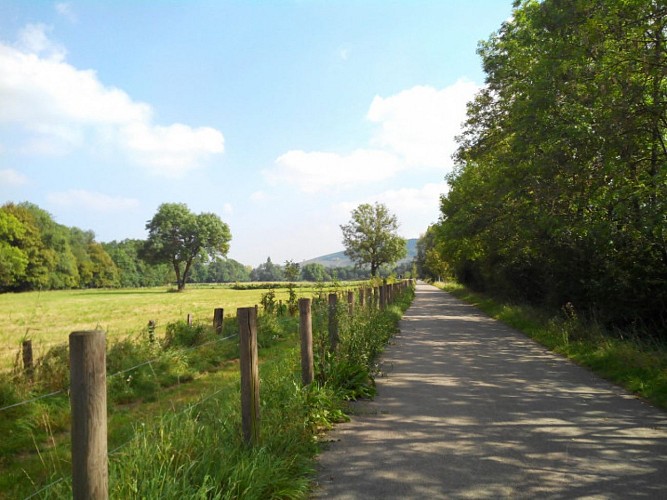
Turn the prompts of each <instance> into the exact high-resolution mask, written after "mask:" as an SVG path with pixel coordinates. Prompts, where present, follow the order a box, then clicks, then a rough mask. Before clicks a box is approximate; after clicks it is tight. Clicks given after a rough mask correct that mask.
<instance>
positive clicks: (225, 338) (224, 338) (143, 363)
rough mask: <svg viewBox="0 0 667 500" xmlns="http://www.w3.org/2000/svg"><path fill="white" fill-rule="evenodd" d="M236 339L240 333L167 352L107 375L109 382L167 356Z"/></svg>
mask: <svg viewBox="0 0 667 500" xmlns="http://www.w3.org/2000/svg"><path fill="white" fill-rule="evenodd" d="M234 337H238V333H235V334H233V335H229V336H228V337H223V338H221V339H215V340H209V341H208V342H204V343H203V344H199V345H195V346H192V347H186V348H183V349H180V350H178V351H165V352H164V353H162V354H160V355H159V356H157V357H155V358H153V359H149V360H148V361H143V362H141V363H139V364H137V365H135V366H131V367H130V368H126V369H124V370H119V371H117V372H115V373H111V374H109V375H107V380H108V379H110V378H113V377H117V376H118V375H122V374H124V373H127V372H131V371H133V370H136V369H137V368H141V367H142V366H146V365H150V364H151V363H155V362H156V361H159V360H160V359H162V358H163V357H165V356H166V355H167V354H170V355H171V354H181V353H184V352H189V351H194V350H195V349H199V348H201V347H204V346H207V345H210V344H215V343H216V342H222V341H223V340H229V339H232V338H234Z"/></svg>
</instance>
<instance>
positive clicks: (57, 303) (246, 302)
mask: <svg viewBox="0 0 667 500" xmlns="http://www.w3.org/2000/svg"><path fill="white" fill-rule="evenodd" d="M283 285H284V284H283ZM266 292H267V289H253V290H233V289H231V288H230V287H229V286H215V285H210V286H198V287H195V286H192V287H188V288H186V289H185V291H183V292H180V293H174V292H171V291H170V290H169V289H168V288H166V287H163V288H135V289H120V290H63V291H49V292H26V293H6V294H1V295H0V370H2V369H6V368H8V367H9V366H11V363H13V361H14V360H15V359H16V355H17V352H18V349H19V348H20V344H21V341H22V340H23V339H27V338H29V339H31V340H32V342H33V350H34V351H35V356H39V355H40V354H43V353H44V351H45V350H46V349H48V348H49V347H50V346H52V345H54V344H63V343H66V342H67V341H68V335H69V334H70V333H71V332H73V331H78V330H95V329H101V330H104V331H106V332H107V338H108V339H109V340H111V341H113V339H114V338H122V337H125V336H127V335H138V334H140V333H141V332H142V331H146V326H147V324H148V321H149V320H154V321H156V334H158V335H164V333H165V328H166V325H167V324H168V323H170V322H174V321H177V320H184V319H185V318H186V317H187V315H188V314H192V315H193V320H194V322H195V323H197V322H199V323H205V324H209V323H211V322H212V321H213V310H214V309H215V308H218V307H222V308H224V310H225V316H236V309H237V308H239V307H251V306H254V305H255V304H259V303H260V300H261V297H262V294H264V293H266ZM296 292H297V294H298V295H299V296H311V295H313V294H314V293H316V287H315V286H314V285H313V286H311V287H303V286H301V287H299V288H297V289H296ZM275 293H276V300H283V301H285V300H287V296H288V292H287V289H286V288H276V289H275Z"/></svg>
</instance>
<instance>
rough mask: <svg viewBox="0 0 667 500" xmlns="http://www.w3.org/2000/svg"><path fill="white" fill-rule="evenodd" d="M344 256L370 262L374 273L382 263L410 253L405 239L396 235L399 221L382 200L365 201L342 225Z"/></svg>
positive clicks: (392, 261)
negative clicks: (376, 201) (380, 201)
mask: <svg viewBox="0 0 667 500" xmlns="http://www.w3.org/2000/svg"><path fill="white" fill-rule="evenodd" d="M340 228H341V229H342V231H343V244H344V245H345V255H347V256H348V257H350V258H351V259H352V260H353V261H354V262H355V263H356V264H357V265H360V266H362V265H369V266H370V268H371V276H375V275H376V274H377V271H378V269H379V268H380V266H381V265H383V264H393V263H394V262H396V261H398V260H400V259H402V258H403V257H405V256H406V255H407V248H406V242H405V239H403V238H401V237H400V236H398V235H397V234H396V232H397V231H398V220H397V219H396V216H395V215H393V214H391V213H390V212H389V210H388V209H387V207H386V206H385V205H383V204H382V203H375V204H374V205H370V204H368V203H363V204H361V205H359V206H358V207H357V208H355V209H354V210H352V218H351V219H350V222H348V223H347V224H345V225H342V226H340Z"/></svg>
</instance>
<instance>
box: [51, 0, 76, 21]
mask: <svg viewBox="0 0 667 500" xmlns="http://www.w3.org/2000/svg"><path fill="white" fill-rule="evenodd" d="M55 9H56V12H57V13H58V14H59V15H61V16H62V17H64V18H65V19H67V20H68V21H70V22H72V23H75V22H77V21H78V18H77V15H76V13H75V12H74V8H73V7H72V4H71V3H70V2H58V3H56V5H55Z"/></svg>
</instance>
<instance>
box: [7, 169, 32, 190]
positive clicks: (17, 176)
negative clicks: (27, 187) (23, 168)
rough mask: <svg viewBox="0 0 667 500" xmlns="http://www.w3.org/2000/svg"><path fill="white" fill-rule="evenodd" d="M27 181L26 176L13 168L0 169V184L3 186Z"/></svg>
mask: <svg viewBox="0 0 667 500" xmlns="http://www.w3.org/2000/svg"><path fill="white" fill-rule="evenodd" d="M27 183H28V178H27V177H26V176H25V175H23V174H22V173H20V172H17V171H16V170H14V169H11V168H6V169H3V170H0V184H2V186H4V187H18V186H23V185H24V184H27Z"/></svg>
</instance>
